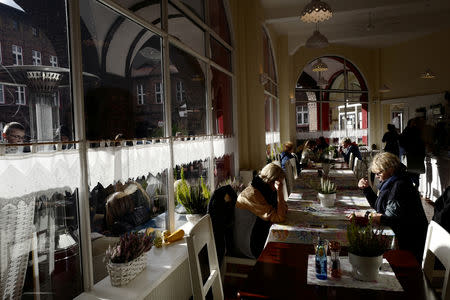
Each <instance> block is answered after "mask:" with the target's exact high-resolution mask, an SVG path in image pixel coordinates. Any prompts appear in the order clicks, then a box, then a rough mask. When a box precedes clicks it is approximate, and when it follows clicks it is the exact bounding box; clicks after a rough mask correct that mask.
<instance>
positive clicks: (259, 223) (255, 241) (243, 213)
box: [234, 163, 287, 258]
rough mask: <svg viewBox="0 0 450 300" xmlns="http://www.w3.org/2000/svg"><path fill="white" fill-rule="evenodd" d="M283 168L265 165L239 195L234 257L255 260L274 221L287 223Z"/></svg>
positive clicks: (275, 165)
mask: <svg viewBox="0 0 450 300" xmlns="http://www.w3.org/2000/svg"><path fill="white" fill-rule="evenodd" d="M284 178H285V174H284V171H283V169H282V168H281V167H280V166H278V165H277V164H275V163H269V164H267V165H266V166H265V167H264V168H263V169H262V170H261V172H260V173H259V175H257V176H255V177H254V178H253V180H252V182H251V184H250V185H249V186H248V187H247V188H245V189H244V190H243V191H242V192H241V194H240V195H239V197H238V199H237V202H236V210H235V219H236V220H235V229H234V244H235V245H234V246H235V252H237V253H236V254H237V255H241V256H246V257H251V258H257V257H258V256H259V254H260V253H261V252H262V250H263V248H264V244H265V242H266V239H267V236H268V234H269V229H270V226H271V225H272V223H274V222H284V221H285V220H286V213H287V204H286V201H285V199H284V195H283V180H284Z"/></svg>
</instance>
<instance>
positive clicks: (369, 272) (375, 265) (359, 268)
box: [348, 252, 383, 281]
mask: <svg viewBox="0 0 450 300" xmlns="http://www.w3.org/2000/svg"><path fill="white" fill-rule="evenodd" d="M348 260H349V262H350V264H351V265H352V276H353V278H355V279H358V280H361V281H376V280H377V279H378V273H379V269H380V266H381V264H382V262H383V255H380V256H375V257H369V256H359V255H355V254H353V253H350V252H349V253H348Z"/></svg>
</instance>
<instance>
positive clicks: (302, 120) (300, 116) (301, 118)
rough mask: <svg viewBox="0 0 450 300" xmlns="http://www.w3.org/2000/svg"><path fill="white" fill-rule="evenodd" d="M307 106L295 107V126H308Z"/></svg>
mask: <svg viewBox="0 0 450 300" xmlns="http://www.w3.org/2000/svg"><path fill="white" fill-rule="evenodd" d="M308 122H309V120H308V106H303V105H302V106H297V125H308Z"/></svg>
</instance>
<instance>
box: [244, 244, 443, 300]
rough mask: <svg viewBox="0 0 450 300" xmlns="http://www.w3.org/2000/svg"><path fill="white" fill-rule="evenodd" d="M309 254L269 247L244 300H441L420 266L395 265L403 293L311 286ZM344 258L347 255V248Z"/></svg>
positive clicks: (297, 247) (292, 247) (309, 249)
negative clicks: (308, 276)
mask: <svg viewBox="0 0 450 300" xmlns="http://www.w3.org/2000/svg"><path fill="white" fill-rule="evenodd" d="M309 254H314V248H313V245H306V244H287V243H276V242H271V243H268V244H267V246H266V247H265V249H264V250H263V252H262V253H261V255H260V257H259V258H258V261H257V263H256V265H255V266H254V268H253V269H252V271H251V272H250V274H249V276H248V278H247V279H246V280H245V282H244V284H243V286H242V287H241V289H240V291H239V297H240V299H300V298H301V299H309V300H311V299H367V298H370V299H383V300H389V299H396V300H397V299H408V300H410V299H438V298H437V297H436V296H435V294H434V292H433V291H432V290H431V288H430V286H429V284H428V282H427V280H426V279H425V277H424V275H423V272H422V270H421V269H420V266H419V265H417V267H411V268H409V269H407V270H404V269H403V270H402V271H401V272H399V268H398V267H396V266H395V265H393V264H392V263H391V266H392V269H393V270H394V272H395V274H396V276H397V278H398V280H399V282H400V284H401V285H402V288H403V289H404V291H402V292H393V291H383V290H367V289H357V288H347V287H337V286H318V285H308V284H307V266H308V255H309ZM341 254H342V255H347V253H346V248H345V247H343V248H342V251H341ZM388 261H389V258H388ZM389 262H391V261H389ZM400 273H401V275H399V274H400Z"/></svg>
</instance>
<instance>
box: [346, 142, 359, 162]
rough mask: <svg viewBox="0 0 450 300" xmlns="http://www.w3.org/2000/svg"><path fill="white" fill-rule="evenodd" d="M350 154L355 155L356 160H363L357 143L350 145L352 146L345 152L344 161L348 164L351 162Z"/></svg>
mask: <svg viewBox="0 0 450 300" xmlns="http://www.w3.org/2000/svg"><path fill="white" fill-rule="evenodd" d="M350 153H353V156H354V157H355V158H359V159H361V160H362V156H361V152H359V148H358V145H356V144H355V143H352V144H350V146H348V147H347V149H345V150H344V152H343V155H344V161H345V162H346V163H348V162H349V161H350Z"/></svg>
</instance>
